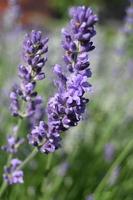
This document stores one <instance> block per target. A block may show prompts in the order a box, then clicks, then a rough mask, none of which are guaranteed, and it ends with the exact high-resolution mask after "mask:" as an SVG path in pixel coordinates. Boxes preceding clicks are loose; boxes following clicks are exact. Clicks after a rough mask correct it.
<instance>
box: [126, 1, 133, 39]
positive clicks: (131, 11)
mask: <svg viewBox="0 0 133 200" xmlns="http://www.w3.org/2000/svg"><path fill="white" fill-rule="evenodd" d="M124 31H125V33H127V34H130V35H132V34H133V0H130V6H129V7H128V8H127V10H126V18H125V27H124Z"/></svg>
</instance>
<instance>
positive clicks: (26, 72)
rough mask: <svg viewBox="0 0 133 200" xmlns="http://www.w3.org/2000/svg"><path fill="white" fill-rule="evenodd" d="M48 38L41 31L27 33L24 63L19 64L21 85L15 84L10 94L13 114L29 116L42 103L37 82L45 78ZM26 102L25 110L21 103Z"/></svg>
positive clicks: (24, 46) (24, 44)
mask: <svg viewBox="0 0 133 200" xmlns="http://www.w3.org/2000/svg"><path fill="white" fill-rule="evenodd" d="M47 42H48V38H42V33H41V31H35V30H33V31H32V32H31V33H30V34H27V35H26V36H25V39H24V43H23V59H24V61H25V64H24V65H19V68H18V70H19V72H18V75H19V77H20V79H21V84H20V86H15V88H14V89H13V91H12V92H11V94H10V99H11V105H10V107H11V113H12V115H13V116H20V117H27V116H32V117H33V115H34V113H35V111H36V110H37V109H36V106H37V107H38V105H39V104H41V103H42V98H41V97H40V96H38V95H37V91H36V90H35V89H36V83H37V81H38V80H42V79H44V78H45V74H44V72H43V67H44V65H45V63H46V61H47V56H46V53H47V51H48V46H47ZM22 101H25V102H26V108H25V111H23V110H22V107H21V103H22Z"/></svg>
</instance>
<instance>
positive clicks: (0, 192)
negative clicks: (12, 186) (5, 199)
mask: <svg viewBox="0 0 133 200" xmlns="http://www.w3.org/2000/svg"><path fill="white" fill-rule="evenodd" d="M6 188H7V183H6V182H5V181H3V183H2V185H1V188H0V198H1V197H2V195H3V193H4V191H5V189H6Z"/></svg>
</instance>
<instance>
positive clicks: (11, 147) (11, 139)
mask: <svg viewBox="0 0 133 200" xmlns="http://www.w3.org/2000/svg"><path fill="white" fill-rule="evenodd" d="M23 142H24V139H20V138H16V137H15V136H14V135H9V136H8V137H7V144H6V145H5V146H2V147H1V149H2V150H4V151H6V152H8V153H11V154H14V153H17V150H18V147H19V146H20V145H21V144H22V143H23Z"/></svg>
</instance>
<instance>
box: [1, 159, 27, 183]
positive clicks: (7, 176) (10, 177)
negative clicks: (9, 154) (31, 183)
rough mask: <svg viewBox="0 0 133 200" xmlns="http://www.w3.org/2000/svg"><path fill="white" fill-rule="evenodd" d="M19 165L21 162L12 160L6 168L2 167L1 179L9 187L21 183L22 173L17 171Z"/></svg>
mask: <svg viewBox="0 0 133 200" xmlns="http://www.w3.org/2000/svg"><path fill="white" fill-rule="evenodd" d="M20 164H21V161H20V160H18V159H16V158H14V159H12V160H11V162H10V165H9V166H8V167H7V166H6V167H4V174H3V178H4V180H5V181H6V182H7V183H8V184H9V185H12V184H18V183H23V171H21V170H18V169H17V168H18V167H19V165H20Z"/></svg>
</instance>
